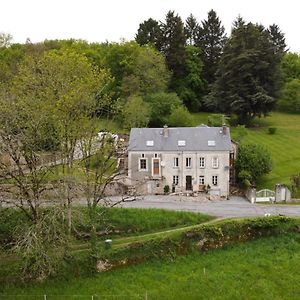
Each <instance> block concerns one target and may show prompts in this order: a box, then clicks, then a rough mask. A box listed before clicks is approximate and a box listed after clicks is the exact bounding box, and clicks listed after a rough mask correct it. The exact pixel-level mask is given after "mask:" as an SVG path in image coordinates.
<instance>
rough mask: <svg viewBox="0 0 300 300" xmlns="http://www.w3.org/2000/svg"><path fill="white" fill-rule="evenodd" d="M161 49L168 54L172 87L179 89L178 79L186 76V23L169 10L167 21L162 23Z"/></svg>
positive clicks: (167, 59) (175, 89) (172, 88)
mask: <svg viewBox="0 0 300 300" xmlns="http://www.w3.org/2000/svg"><path fill="white" fill-rule="evenodd" d="M161 29H162V40H161V46H162V48H161V50H162V52H163V53H164V54H165V56H166V61H167V66H168V68H169V70H170V71H171V72H172V78H171V82H170V89H171V90H174V91H177V87H178V80H180V79H181V78H183V77H184V76H185V59H186V52H185V42H186V37H185V34H184V25H183V22H182V20H181V18H180V17H179V16H178V15H175V13H174V11H169V12H168V13H167V15H166V21H165V23H162V24H161Z"/></svg>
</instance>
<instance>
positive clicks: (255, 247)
mask: <svg viewBox="0 0 300 300" xmlns="http://www.w3.org/2000/svg"><path fill="white" fill-rule="evenodd" d="M299 268H300V238H299V234H290V235H285V236H277V237H269V238H262V239H259V240H255V241H251V242H247V243H244V244H239V245H234V246H231V247H227V248H225V249H219V250H214V251H210V252H207V253H202V254H199V253H192V254H190V255H188V256H186V257H177V258H176V259H174V260H173V259H172V260H165V261H163V262H162V261H161V260H152V261H150V262H148V263H146V264H142V265H137V266H131V267H128V268H126V269H119V270H115V271H111V272H107V273H102V274H99V275H97V276H95V277H93V278H79V279H73V280H70V281H68V282H61V281H60V282H47V283H44V284H40V285H39V284H36V285H32V286H27V287H22V288H9V287H8V288H6V289H4V290H3V291H2V292H3V294H13V295H16V294H18V295H29V294H30V295H43V294H48V295H92V294H98V295H107V294H110V295H112V294H114V295H117V294H119V295H120V294H121V295H122V296H121V297H111V296H110V297H105V296H102V297H101V298H100V297H99V298H96V297H95V298H94V299H145V292H146V291H147V293H148V299H298V298H299V297H300V286H299V284H298V282H299V279H300V275H299V272H298V270H299ZM137 294H140V295H141V296H140V297H138V296H137ZM0 295H1V294H0ZM14 297H15V296H11V297H8V296H5V297H4V299H16V298H14ZM90 297H91V296H90ZM0 298H1V297H0ZM2 298H3V297H2ZM21 299H33V298H32V297H28V298H27V297H25V296H23V297H21ZM34 299H39V298H34ZM49 299H53V300H54V299H79V298H76V297H66V296H51V297H49ZM80 299H90V298H88V296H86V297H80Z"/></svg>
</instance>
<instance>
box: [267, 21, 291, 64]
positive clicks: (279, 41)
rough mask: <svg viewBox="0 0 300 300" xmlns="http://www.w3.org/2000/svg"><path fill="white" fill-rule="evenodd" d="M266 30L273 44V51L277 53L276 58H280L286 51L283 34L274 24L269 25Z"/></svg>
mask: <svg viewBox="0 0 300 300" xmlns="http://www.w3.org/2000/svg"><path fill="white" fill-rule="evenodd" d="M267 32H268V33H269V36H270V40H271V42H272V43H273V45H274V52H275V54H277V55H278V59H279V60H281V58H282V56H283V55H284V53H286V51H287V50H286V43H285V37H284V34H283V33H282V32H281V30H280V28H279V27H278V26H277V25H276V24H273V25H270V26H269V28H268V30H267Z"/></svg>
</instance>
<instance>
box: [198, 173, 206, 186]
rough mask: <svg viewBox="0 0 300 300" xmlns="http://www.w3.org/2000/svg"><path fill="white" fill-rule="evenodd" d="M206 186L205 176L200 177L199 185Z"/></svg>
mask: <svg viewBox="0 0 300 300" xmlns="http://www.w3.org/2000/svg"><path fill="white" fill-rule="evenodd" d="M204 184H205V177H204V175H200V176H199V185H204Z"/></svg>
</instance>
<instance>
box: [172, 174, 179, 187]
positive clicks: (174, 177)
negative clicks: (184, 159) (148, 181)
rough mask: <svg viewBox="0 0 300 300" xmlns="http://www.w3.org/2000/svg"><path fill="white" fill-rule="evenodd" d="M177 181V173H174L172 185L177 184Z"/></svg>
mask: <svg viewBox="0 0 300 300" xmlns="http://www.w3.org/2000/svg"><path fill="white" fill-rule="evenodd" d="M178 183H179V176H178V175H174V176H173V185H178Z"/></svg>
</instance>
